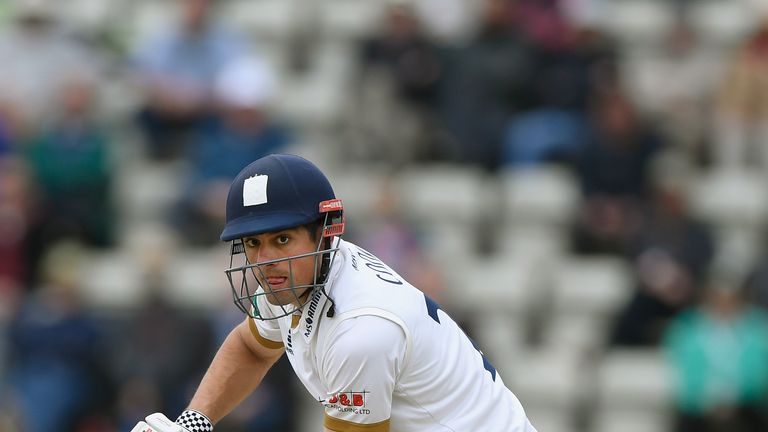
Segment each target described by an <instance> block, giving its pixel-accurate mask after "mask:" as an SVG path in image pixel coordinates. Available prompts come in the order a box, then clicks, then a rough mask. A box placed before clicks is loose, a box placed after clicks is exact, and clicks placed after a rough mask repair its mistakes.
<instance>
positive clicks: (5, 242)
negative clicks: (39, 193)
mask: <svg viewBox="0 0 768 432" xmlns="http://www.w3.org/2000/svg"><path fill="white" fill-rule="evenodd" d="M31 195H32V187H31V185H30V179H29V172H28V170H27V167H26V165H25V164H24V163H23V162H22V161H21V160H20V159H18V158H14V157H5V158H0V317H2V316H4V315H6V314H8V313H10V312H11V311H12V308H11V306H12V305H13V304H14V299H15V298H16V296H17V295H18V292H19V291H20V290H22V288H23V287H24V286H25V285H26V284H27V282H28V281H29V278H30V273H31V270H32V269H31V268H30V263H29V262H28V259H27V254H28V251H27V245H26V242H27V239H28V236H29V235H30V229H31V227H32V225H33V224H34V218H35V215H36V212H35V211H34V208H33V200H32V198H31ZM1 319H2V318H0V320H1Z"/></svg>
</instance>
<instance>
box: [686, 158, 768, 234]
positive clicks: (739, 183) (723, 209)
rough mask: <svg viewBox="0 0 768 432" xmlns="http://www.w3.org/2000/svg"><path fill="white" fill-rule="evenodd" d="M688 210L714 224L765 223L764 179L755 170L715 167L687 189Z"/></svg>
mask: <svg viewBox="0 0 768 432" xmlns="http://www.w3.org/2000/svg"><path fill="white" fill-rule="evenodd" d="M689 198H690V202H691V210H692V212H693V213H694V214H695V215H696V216H698V217H700V218H701V219H703V220H704V221H706V222H709V223H711V224H713V225H715V226H721V227H722V226H749V227H754V228H762V227H765V224H766V221H768V182H766V177H765V175H764V174H763V173H761V172H758V171H755V170H736V169H719V170H715V171H712V172H709V173H706V174H703V175H701V176H700V177H699V179H698V180H697V181H696V182H694V186H693V188H692V190H691V192H690V196H689Z"/></svg>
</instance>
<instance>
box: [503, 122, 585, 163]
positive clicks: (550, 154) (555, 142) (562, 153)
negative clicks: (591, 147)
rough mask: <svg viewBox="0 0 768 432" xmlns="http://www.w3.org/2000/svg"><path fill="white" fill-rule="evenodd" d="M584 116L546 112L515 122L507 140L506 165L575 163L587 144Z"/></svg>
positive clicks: (505, 143)
mask: <svg viewBox="0 0 768 432" xmlns="http://www.w3.org/2000/svg"><path fill="white" fill-rule="evenodd" d="M587 133H588V123H587V119H586V116H585V115H584V114H583V113H580V112H577V111H570V110H561V109H555V108H544V109H538V110H533V111H529V112H524V113H520V114H518V115H516V116H514V117H513V118H512V120H511V121H510V123H509V126H508V127H507V130H506V134H505V137H504V144H503V150H502V151H503V154H502V160H503V163H504V165H536V164H541V163H549V162H563V161H571V160H573V159H574V157H575V155H577V154H578V153H579V152H580V151H581V150H582V148H583V146H584V145H585V143H586V141H587Z"/></svg>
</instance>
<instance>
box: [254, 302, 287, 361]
mask: <svg viewBox="0 0 768 432" xmlns="http://www.w3.org/2000/svg"><path fill="white" fill-rule="evenodd" d="M259 289H261V288H259ZM256 302H257V303H258V305H259V311H261V313H263V314H264V316H265V317H270V316H271V315H270V314H271V312H272V309H270V308H269V305H267V304H266V302H265V301H264V296H258V297H256ZM248 327H249V328H250V329H251V334H253V337H254V338H256V340H257V341H258V342H259V343H260V344H261V345H263V346H265V347H267V348H271V349H278V348H282V347H283V335H282V333H281V332H280V326H279V324H278V322H277V320H276V319H271V320H266V321H265V320H261V319H256V318H251V319H250V320H248Z"/></svg>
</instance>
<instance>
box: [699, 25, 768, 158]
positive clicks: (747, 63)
mask: <svg viewBox="0 0 768 432" xmlns="http://www.w3.org/2000/svg"><path fill="white" fill-rule="evenodd" d="M767 74H768V18H764V19H763V22H762V24H761V25H760V26H759V27H758V28H757V30H756V31H755V32H754V33H753V34H752V35H750V36H749V37H748V38H747V39H746V40H745V41H744V42H743V43H742V44H741V46H740V47H738V50H737V51H736V52H735V54H734V56H733V59H732V60H731V61H730V63H729V65H728V66H727V68H726V73H725V77H724V79H723V81H722V83H721V85H720V88H719V103H718V107H717V113H716V116H717V117H716V119H715V120H716V121H715V126H716V128H715V134H714V136H715V139H714V141H713V143H712V145H713V147H714V148H713V149H712V153H713V155H714V159H715V163H716V164H718V165H721V166H736V167H742V166H746V165H756V166H758V167H762V168H765V167H768V144H767V143H768V127H766V118H768V81H767V80H766V79H765V77H766V76H767Z"/></svg>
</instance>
